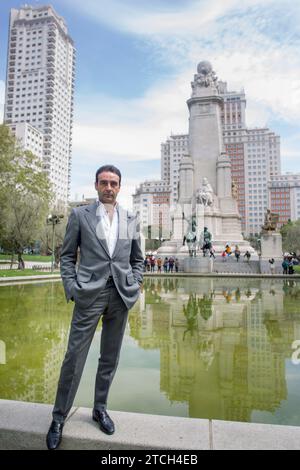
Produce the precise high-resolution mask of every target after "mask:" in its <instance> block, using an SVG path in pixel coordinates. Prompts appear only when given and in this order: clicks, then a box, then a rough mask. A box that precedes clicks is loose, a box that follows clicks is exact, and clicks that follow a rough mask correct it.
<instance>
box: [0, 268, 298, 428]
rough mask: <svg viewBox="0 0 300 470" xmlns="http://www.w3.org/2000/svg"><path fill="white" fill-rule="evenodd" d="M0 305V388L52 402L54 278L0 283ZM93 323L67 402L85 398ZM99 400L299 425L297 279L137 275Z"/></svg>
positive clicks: (57, 304) (65, 324)
mask: <svg viewBox="0 0 300 470" xmlns="http://www.w3.org/2000/svg"><path fill="white" fill-rule="evenodd" d="M0 309H1V311H0V398H5V399H11V400H22V401H32V402H41V403H53V400H54V397H55V392H56V385H57V380H58V375H59V371H60V366H61V362H62V360H63V357H64V352H65V348H66V343H67V338H68V332H69V325H70V320H71V316H72V309H73V304H71V303H70V304H66V302H65V297H64V293H63V288H62V284H61V282H54V281H52V282H47V283H40V284H38V283H35V284H18V285H13V286H12V285H10V286H1V287H0ZM100 332H101V325H99V328H98V330H97V332H96V335H95V338H94V340H93V343H92V346H91V349H90V352H89V356H88V359H87V363H86V367H85V371H84V374H83V377H82V381H81V384H80V388H79V390H78V393H77V396H76V400H75V405H77V406H86V407H92V406H93V387H94V379H95V374H96V368H97V360H98V354H99V342H100ZM297 340H299V343H296V341H297ZM298 363H299V364H298ZM109 408H110V409H115V410H121V411H133V412H143V413H151V414H163V415H174V416H189V417H193V418H210V419H222V420H232V421H247V422H263V423H277V424H289V425H297V426H300V282H298V281H294V280H272V279H267V280H262V279H229V278H215V279H213V278H209V279H205V278H175V277H174V278H170V277H164V276H162V277H161V278H157V277H155V278H151V279H149V278H147V279H146V280H145V283H144V290H143V293H142V295H141V297H140V300H139V301H138V302H137V304H136V305H135V307H134V308H133V309H132V310H131V311H130V316H129V322H128V325H127V329H126V334H125V338H124V342H123V347H122V353H121V359H120V364H119V369H118V371H117V374H116V376H115V379H114V382H113V385H112V388H111V393H110V400H109Z"/></svg>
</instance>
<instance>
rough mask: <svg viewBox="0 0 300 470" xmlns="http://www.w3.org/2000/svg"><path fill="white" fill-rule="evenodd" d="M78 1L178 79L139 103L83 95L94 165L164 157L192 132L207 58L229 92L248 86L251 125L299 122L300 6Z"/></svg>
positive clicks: (80, 122) (83, 122)
mask: <svg viewBox="0 0 300 470" xmlns="http://www.w3.org/2000/svg"><path fill="white" fill-rule="evenodd" d="M64 1H66V2H69V3H70V2H71V0H64ZM71 3H72V5H73V6H74V7H75V8H78V9H80V11H81V12H83V13H85V14H86V15H89V16H91V17H93V19H94V20H95V19H96V20H98V21H99V22H100V23H101V24H103V23H106V24H108V25H109V26H110V27H113V28H115V29H118V30H120V31H124V32H127V33H130V34H132V35H136V36H137V37H138V38H139V39H141V40H142V41H145V42H146V43H147V45H148V46H150V47H151V48H152V51H153V53H155V56H156V58H157V60H161V61H162V62H163V63H164V64H170V65H172V78H170V80H168V81H167V80H166V81H165V82H161V81H160V82H156V83H154V84H153V85H152V86H151V87H150V88H149V90H148V91H147V92H146V93H145V95H144V97H142V98H140V99H133V100H122V99H118V100H116V99H115V98H108V97H103V96H98V97H97V96H93V97H92V98H91V97H79V99H78V100H77V108H78V110H79V113H78V119H77V121H76V125H75V129H74V150H75V151H76V154H84V155H89V158H90V159H91V160H95V161H96V160H97V159H99V156H101V155H103V156H108V157H111V158H115V159H117V160H118V158H121V159H123V160H124V158H125V159H128V160H143V159H145V160H146V159H151V158H159V155H160V144H161V142H162V141H163V140H165V138H166V137H167V136H168V135H169V134H170V132H171V131H173V132H174V133H177V132H180V133H181V132H184V133H185V132H187V130H188V112H187V107H186V100H187V99H188V98H189V96H190V92H191V90H190V82H191V80H192V78H193V74H194V73H195V71H196V65H197V63H198V62H199V61H200V60H203V59H206V60H210V61H211V62H212V64H213V67H214V69H215V70H216V72H217V74H218V76H219V78H220V79H221V80H225V81H227V82H228V89H229V90H234V89H235V90H239V89H241V88H242V87H244V88H245V92H246V98H247V111H246V113H247V114H246V117H247V124H248V126H251V127H259V126H265V125H268V123H269V122H270V121H271V120H273V119H274V118H276V120H277V122H278V121H279V120H282V121H283V122H285V123H295V122H298V121H299V119H300V84H299V76H300V56H299V52H298V51H299V40H298V39H297V34H298V33H299V19H300V4H299V5H298V4H295V2H292V1H291V0H264V2H261V0H243V1H241V0H226V1H220V0H210V1H208V0H199V1H194V2H189V3H185V4H184V6H182V5H180V7H176V8H175V7H172V8H170V9H169V10H167V9H164V10H163V9H162V8H161V9H160V10H159V9H158V8H156V9H155V6H152V5H150V6H149V4H148V5H147V6H145V4H144V2H140V3H139V4H138V5H137V4H136V2H132V1H130V0H122V2H121V1H120V0H110V2H103V1H99V2H97V3H96V2H95V1H94V0H85V2H81V1H79V0H75V1H74V0H72V2H71ZM104 3H105V5H104ZM183 3H184V2H183ZM174 70H176V71H177V72H176V78H174ZM282 144H283V141H282ZM296 145H298V143H297V144H294V145H290V144H289V152H294V153H295V152H296ZM284 148H285V147H283V149H284ZM282 153H283V152H282ZM286 155H287V153H286ZM290 155H291V153H290Z"/></svg>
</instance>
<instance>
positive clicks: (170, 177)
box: [161, 134, 189, 206]
mask: <svg viewBox="0 0 300 470" xmlns="http://www.w3.org/2000/svg"><path fill="white" fill-rule="evenodd" d="M188 141H189V139H188V135H187V134H177V135H171V137H170V138H169V139H168V140H167V141H166V142H164V143H162V144H161V177H162V180H163V181H166V182H167V183H168V184H170V187H171V200H170V205H171V206H173V205H175V204H176V202H177V199H178V182H179V163H180V162H181V159H182V157H183V155H184V154H186V153H188Z"/></svg>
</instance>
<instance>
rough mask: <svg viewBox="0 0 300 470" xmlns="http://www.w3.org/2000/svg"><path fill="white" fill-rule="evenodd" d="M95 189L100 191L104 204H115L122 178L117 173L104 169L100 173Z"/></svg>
mask: <svg viewBox="0 0 300 470" xmlns="http://www.w3.org/2000/svg"><path fill="white" fill-rule="evenodd" d="M95 189H96V191H98V195H99V200H100V201H101V202H102V203H103V204H115V202H116V199H117V195H118V193H119V191H120V178H119V176H118V175H116V174H115V173H111V172H110V171H104V172H103V173H100V174H99V175H98V181H97V182H96V183H95Z"/></svg>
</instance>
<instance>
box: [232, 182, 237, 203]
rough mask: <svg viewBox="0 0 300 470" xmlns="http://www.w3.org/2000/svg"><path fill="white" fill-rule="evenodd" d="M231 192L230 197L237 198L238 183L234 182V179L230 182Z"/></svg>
mask: <svg viewBox="0 0 300 470" xmlns="http://www.w3.org/2000/svg"><path fill="white" fill-rule="evenodd" d="M231 194H232V197H233V199H238V195H239V193H238V185H237V184H236V182H235V181H233V182H232V184H231Z"/></svg>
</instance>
